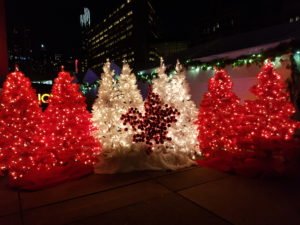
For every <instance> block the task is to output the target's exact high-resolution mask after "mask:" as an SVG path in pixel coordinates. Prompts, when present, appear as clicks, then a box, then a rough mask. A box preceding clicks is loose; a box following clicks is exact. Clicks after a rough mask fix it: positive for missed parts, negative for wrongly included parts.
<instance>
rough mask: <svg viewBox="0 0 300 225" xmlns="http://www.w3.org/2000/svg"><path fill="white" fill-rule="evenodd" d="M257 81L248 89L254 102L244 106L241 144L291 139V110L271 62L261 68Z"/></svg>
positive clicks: (294, 123)
mask: <svg viewBox="0 0 300 225" xmlns="http://www.w3.org/2000/svg"><path fill="white" fill-rule="evenodd" d="M257 79H258V84H257V85H255V86H253V87H252V88H251V92H252V93H253V94H254V95H255V96H256V97H257V98H256V99H255V100H253V101H250V100H249V101H246V102H245V120H244V126H243V131H242V132H243V133H244V134H243V135H242V136H243V140H244V141H246V142H248V143H249V144H250V145H251V143H252V144H254V145H255V143H256V142H260V141H263V140H269V141H271V140H273V141H276V140H289V139H291V138H292V136H293V134H294V132H295V128H296V127H297V122H296V121H293V120H292V119H291V116H292V114H293V113H294V112H295V110H294V107H293V105H292V104H291V103H290V101H289V96H288V93H287V91H286V90H285V87H284V84H283V82H282V81H281V78H280V75H279V74H278V73H276V72H275V70H274V67H273V64H272V63H271V62H267V63H266V64H265V65H264V66H263V68H262V70H261V71H260V73H258V75H257Z"/></svg>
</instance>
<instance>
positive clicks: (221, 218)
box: [159, 176, 235, 225]
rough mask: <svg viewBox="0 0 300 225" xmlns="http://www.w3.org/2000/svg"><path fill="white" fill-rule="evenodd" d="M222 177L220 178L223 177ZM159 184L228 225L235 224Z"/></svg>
mask: <svg viewBox="0 0 300 225" xmlns="http://www.w3.org/2000/svg"><path fill="white" fill-rule="evenodd" d="M226 177H227V176H225V177H223V178H226ZM223 178H221V179H223ZM221 179H217V180H215V181H218V180H221ZM159 184H160V183H159ZM160 185H161V186H163V187H165V188H167V189H168V190H169V191H170V192H172V193H174V194H175V195H177V196H179V197H181V198H182V199H184V200H187V201H188V202H190V203H192V204H193V205H195V206H197V207H198V208H200V209H203V210H204V211H206V212H208V213H210V214H211V215H213V216H215V217H217V218H219V219H220V220H223V221H224V222H226V223H228V225H229V224H230V225H235V224H233V223H232V222H230V221H228V220H226V219H225V218H223V217H221V216H220V215H218V214H216V213H215V212H213V211H210V210H208V209H207V208H204V207H203V206H201V205H198V204H197V203H196V202H194V201H192V200H191V199H189V198H187V197H185V196H184V195H182V194H181V193H179V192H178V191H174V190H171V189H169V188H168V187H166V186H165V185H163V184H160ZM195 186H200V185H195ZM195 186H192V187H190V188H193V187H195ZM190 188H186V189H190ZM183 190H185V189H183Z"/></svg>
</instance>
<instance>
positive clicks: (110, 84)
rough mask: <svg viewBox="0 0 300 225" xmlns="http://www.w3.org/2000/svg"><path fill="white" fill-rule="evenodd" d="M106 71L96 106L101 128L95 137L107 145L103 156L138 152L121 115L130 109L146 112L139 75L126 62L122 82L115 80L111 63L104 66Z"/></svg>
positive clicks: (121, 77) (98, 125)
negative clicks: (143, 109)
mask: <svg viewBox="0 0 300 225" xmlns="http://www.w3.org/2000/svg"><path fill="white" fill-rule="evenodd" d="M103 71H104V73H103V74H102V79H101V82H100V88H99V93H98V99H97V100H96V102H95V104H94V106H93V122H94V125H95V126H96V127H98V128H99V129H98V130H97V131H96V132H95V136H96V138H97V139H99V140H100V141H101V143H102V145H103V149H102V152H103V155H105V156H106V157H114V156H118V155H120V154H121V155H122V154H126V151H133V150H134V148H133V146H132V145H133V144H132V136H133V134H132V130H131V129H130V128H128V127H126V126H124V125H123V122H122V121H121V116H122V114H123V113H125V112H127V111H128V109H129V108H130V107H134V108H138V109H142V107H143V99H142V96H141V94H140V93H139V90H138V87H137V84H136V78H135V75H134V74H133V73H131V69H130V67H129V65H128V64H127V63H126V62H124V65H123V68H122V73H121V75H120V77H119V82H118V83H117V82H116V81H115V80H114V78H113V76H114V72H113V71H111V69H110V62H109V61H107V62H106V63H105V64H104V66H103ZM101 157H102V156H101Z"/></svg>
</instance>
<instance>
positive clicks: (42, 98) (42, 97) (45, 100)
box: [38, 93, 51, 104]
mask: <svg viewBox="0 0 300 225" xmlns="http://www.w3.org/2000/svg"><path fill="white" fill-rule="evenodd" d="M50 96H51V95H50V94H47V93H45V94H40V93H39V94H38V100H39V103H40V104H42V103H44V104H48V100H49V97H50Z"/></svg>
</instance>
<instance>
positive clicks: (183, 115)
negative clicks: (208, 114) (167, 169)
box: [153, 59, 200, 158]
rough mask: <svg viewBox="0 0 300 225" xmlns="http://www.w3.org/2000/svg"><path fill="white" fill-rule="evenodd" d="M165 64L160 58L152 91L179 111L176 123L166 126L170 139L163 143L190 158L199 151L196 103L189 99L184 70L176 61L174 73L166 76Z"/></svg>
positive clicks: (170, 149) (169, 149) (171, 149)
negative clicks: (170, 76) (169, 76)
mask: <svg viewBox="0 0 300 225" xmlns="http://www.w3.org/2000/svg"><path fill="white" fill-rule="evenodd" d="M165 69H166V68H165V65H164V63H163V60H162V59H161V66H160V68H159V70H158V72H159V73H158V78H157V79H155V80H154V81H153V92H154V93H157V94H158V95H159V96H160V98H161V100H162V102H163V103H165V104H168V105H170V106H172V107H175V108H176V109H178V111H179V115H178V117H177V121H176V123H173V124H172V125H171V126H170V127H169V128H168V133H169V136H170V137H171V139H172V141H170V142H166V143H165V148H166V149H167V150H168V151H174V152H181V153H185V154H187V155H188V156H190V157H191V158H193V157H194V156H195V153H200V151H199V146H198V140H197V136H198V131H197V125H196V121H197V114H198V110H197V108H196V105H195V104H194V102H193V101H192V100H191V95H190V94H189V86H188V83H187V81H186V76H185V71H184V70H183V67H182V65H181V64H180V63H179V61H177V63H176V68H175V69H176V74H175V75H174V76H173V77H172V78H168V77H167V75H166V74H165Z"/></svg>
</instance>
